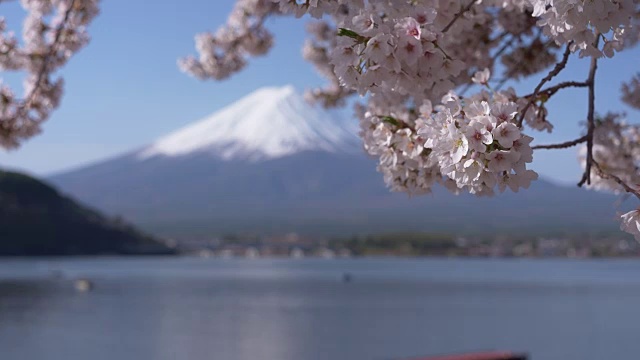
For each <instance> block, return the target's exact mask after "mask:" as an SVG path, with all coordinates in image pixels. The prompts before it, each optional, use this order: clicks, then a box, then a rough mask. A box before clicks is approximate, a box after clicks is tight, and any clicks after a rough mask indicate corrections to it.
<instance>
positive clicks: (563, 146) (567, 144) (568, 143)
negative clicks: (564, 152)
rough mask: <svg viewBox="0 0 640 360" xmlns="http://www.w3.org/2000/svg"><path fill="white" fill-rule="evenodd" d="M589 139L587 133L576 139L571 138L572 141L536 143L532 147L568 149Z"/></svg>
mask: <svg viewBox="0 0 640 360" xmlns="http://www.w3.org/2000/svg"><path fill="white" fill-rule="evenodd" d="M586 141H587V135H585V136H583V137H581V138H578V139H575V140H571V141H566V142H563V143H559V144H551V145H536V146H532V147H531V148H532V149H534V150H536V149H566V148H570V147H572V146H576V145H578V144H581V143H583V142H586Z"/></svg>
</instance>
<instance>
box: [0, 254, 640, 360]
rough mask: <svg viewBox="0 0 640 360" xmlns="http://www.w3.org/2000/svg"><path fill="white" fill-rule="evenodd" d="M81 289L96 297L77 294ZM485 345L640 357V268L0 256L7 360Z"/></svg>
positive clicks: (0, 329) (438, 350) (542, 358)
mask: <svg viewBox="0 0 640 360" xmlns="http://www.w3.org/2000/svg"><path fill="white" fill-rule="evenodd" d="M344 273H349V274H351V276H352V281H351V282H343V281H342V277H343V274H344ZM77 277H87V278H90V279H91V280H92V281H93V282H94V284H95V288H94V290H93V291H90V292H87V293H79V292H77V291H76V290H74V287H73V279H74V278H77ZM487 349H498V350H512V351H522V352H528V353H529V354H530V356H531V359H534V360H571V359H576V360H602V359H637V358H640V260H639V261H634V260H580V261H578V260H469V259H455V260H454V259H424V260H406V259H405V260H403V259H333V260H322V259H300V260H285V259H282V260H268V259H256V260H249V259H247V260H241V259H229V260H224V259H199V258H98V259H95V258H94V259H71V260H66V259H65V260H62V259H39V260H31V259H0V359H2V360H13V359H16V360H18V359H19V360H30V359H38V360H40V359H46V360H57V359H60V360H87V359H90V360H102V359H104V360H115V359H117V360H146V359H161V360H162V359H172V360H173V359H176V360H177V359H180V360H181V359H222V360H226V359H232V360H235V359H239V360H244V359H261V360H289V359H295V360H305V359H323V360H324V359H345V360H347V359H372V360H378V359H380V360H382V359H404V358H410V357H414V356H420V355H422V356H424V355H434V354H443V353H457V352H464V351H475V350H487Z"/></svg>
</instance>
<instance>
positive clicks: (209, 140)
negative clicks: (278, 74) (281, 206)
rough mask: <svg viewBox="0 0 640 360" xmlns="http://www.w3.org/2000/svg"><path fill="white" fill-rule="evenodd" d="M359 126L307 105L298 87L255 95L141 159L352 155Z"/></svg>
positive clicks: (151, 149) (167, 140)
mask: <svg viewBox="0 0 640 360" xmlns="http://www.w3.org/2000/svg"><path fill="white" fill-rule="evenodd" d="M354 129H355V126H353V123H351V126H350V124H349V123H347V121H345V120H344V119H343V118H342V117H341V116H340V115H339V114H337V113H335V112H330V111H326V110H324V109H321V108H319V107H314V106H312V105H310V104H308V103H307V102H306V101H305V100H304V98H303V96H302V95H300V94H299V93H298V92H297V91H296V90H295V88H294V87H292V86H284V87H269V88H262V89H259V90H256V91H255V92H253V93H251V94H249V95H247V96H246V97H244V98H242V99H240V100H238V101H237V102H235V103H233V104H231V105H229V106H227V107H225V108H223V109H222V110H220V111H218V112H216V113H214V114H212V115H210V116H208V117H206V118H204V119H202V120H200V121H198V122H195V123H193V124H191V125H188V126H186V127H184V128H182V129H180V130H178V131H176V132H174V133H171V134H169V135H167V136H164V137H162V138H160V139H159V140H157V141H156V142H154V143H153V144H151V145H150V146H149V147H147V148H145V149H143V150H142V151H140V152H139V153H138V158H139V159H146V158H150V157H154V156H170V157H175V156H183V155H188V154H192V153H201V152H208V153H211V154H213V155H215V156H218V157H221V158H223V159H227V160H230V159H237V158H242V159H248V160H260V159H268V158H278V157H282V156H286V155H290V154H294V153H297V152H300V151H306V150H320V151H328V152H342V151H353V150H356V149H357V148H358V143H359V141H358V139H357V136H356V135H355V130H354Z"/></svg>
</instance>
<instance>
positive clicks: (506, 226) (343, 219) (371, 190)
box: [48, 86, 617, 238]
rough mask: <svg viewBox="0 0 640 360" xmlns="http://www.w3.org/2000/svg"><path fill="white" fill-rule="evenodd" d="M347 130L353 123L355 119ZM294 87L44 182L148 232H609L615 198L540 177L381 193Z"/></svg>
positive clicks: (333, 116) (345, 125)
mask: <svg viewBox="0 0 640 360" xmlns="http://www.w3.org/2000/svg"><path fill="white" fill-rule="evenodd" d="M351 123H353V122H351ZM351 123H349V122H347V121H345V120H343V119H342V117H341V116H340V114H339V113H333V112H329V111H326V110H323V109H319V108H316V107H313V106H311V105H309V104H307V103H306V102H305V100H304V99H303V97H302V96H300V95H299V94H298V93H297V92H296V90H295V89H294V88H293V87H290V86H286V87H280V88H263V89H259V90H257V91H255V92H253V93H252V94H249V95H248V96H246V97H244V98H242V99H240V100H238V101H237V102H235V103H233V104H231V105H229V106H227V107H225V108H223V109H222V110H220V111H218V112H216V113H214V114H212V115H211V116H208V117H206V118H204V119H203V120H200V121H197V122H195V123H193V124H191V125H188V126H187V127H185V128H183V129H180V130H178V131H176V132H173V133H171V134H169V135H167V136H164V137H162V138H160V139H158V140H157V141H155V142H153V143H152V144H150V145H148V146H146V147H143V148H142V149H139V150H136V151H132V152H129V153H125V154H123V155H121V156H119V157H116V158H113V159H109V160H105V161H102V162H98V163H96V164H94V165H90V166H87V167H83V168H80V169H76V170H72V171H69V172H65V173H62V174H57V175H54V176H51V177H50V178H49V179H48V180H49V181H50V182H51V183H53V184H54V185H56V186H57V187H58V188H60V189H61V191H63V192H66V193H68V194H70V195H72V196H74V197H75V198H77V199H80V200H81V201H83V202H85V203H88V204H89V205H92V206H94V207H97V208H99V209H101V210H103V211H105V212H107V213H110V214H112V215H122V216H124V217H126V218H128V219H129V220H131V221H133V222H134V223H136V224H138V225H140V226H141V227H143V228H145V229H146V230H148V231H151V232H155V233H157V234H160V235H166V236H173V237H176V238H180V237H183V238H188V237H208V236H214V235H220V234H224V233H259V234H266V233H284V232H290V231H297V232H301V233H307V234H316V235H330V234H340V235H345V234H353V233H373V232H382V231H439V232H445V231H446V232H452V233H453V232H455V233H461V234H496V233H505V234H506V233H515V232H518V233H521V232H523V231H524V232H535V233H536V234H545V235H552V234H569V233H576V232H581V233H593V232H596V231H597V232H600V231H615V229H616V227H617V225H616V223H615V222H614V220H613V219H614V213H615V211H614V209H613V202H614V199H613V198H612V197H611V196H608V195H603V194H598V193H594V192H588V191H584V190H582V189H577V188H575V187H563V186H557V185H554V184H552V183H549V182H546V181H543V180H539V181H537V182H535V184H533V185H532V186H531V188H530V189H529V190H527V191H523V192H520V193H519V194H503V195H501V196H498V197H496V198H492V199H484V198H483V199H476V198H474V197H472V196H469V195H466V196H453V195H449V194H448V193H446V192H445V191H444V190H443V191H435V193H434V194H432V195H428V196H422V197H417V198H408V197H407V196H406V195H404V194H397V193H391V192H389V191H388V190H387V189H386V187H385V186H384V183H383V181H382V176H381V175H380V174H378V173H377V172H376V170H375V168H376V163H375V160H374V159H370V158H368V157H367V156H365V153H364V151H363V150H362V148H361V145H360V140H359V139H358V138H357V136H356V135H355V134H356V130H355V126H353V125H349V124H351Z"/></svg>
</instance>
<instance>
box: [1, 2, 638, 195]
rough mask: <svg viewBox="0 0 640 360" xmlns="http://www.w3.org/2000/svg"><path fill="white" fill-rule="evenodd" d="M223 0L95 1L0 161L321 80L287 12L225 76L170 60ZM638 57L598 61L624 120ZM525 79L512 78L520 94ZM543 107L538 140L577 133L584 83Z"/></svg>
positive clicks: (89, 151) (126, 135)
mask: <svg viewBox="0 0 640 360" xmlns="http://www.w3.org/2000/svg"><path fill="white" fill-rule="evenodd" d="M232 6H233V1H231V0H218V1H212V0H193V1H189V2H185V1H175V0H173V1H154V2H143V1H102V3H101V9H102V11H101V14H100V15H99V16H98V18H97V19H96V20H95V22H94V23H93V24H92V25H91V27H90V33H91V37H92V41H91V43H90V44H89V46H88V47H86V48H85V49H83V50H82V51H81V52H80V53H79V54H77V55H76V56H75V57H74V58H72V59H71V61H70V63H69V64H68V65H67V66H66V67H65V68H64V69H63V70H62V75H63V76H64V79H65V83H66V91H65V96H64V98H63V102H62V105H61V107H60V108H59V109H58V110H57V111H56V112H55V113H54V115H53V116H52V118H51V119H50V120H49V121H48V122H47V123H46V124H45V125H44V127H43V129H44V131H43V133H42V134H41V135H39V136H37V137H35V138H32V139H30V140H28V141H27V142H25V143H24V145H23V146H22V147H21V148H19V149H18V150H12V151H10V152H6V151H4V150H0V167H3V168H7V167H8V168H15V169H21V170H24V171H27V172H30V173H32V174H36V175H48V174H51V173H55V172H58V171H62V170H65V169H69V168H73V167H77V166H81V165H84V164H88V163H92V162H95V161H98V160H101V159H104V158H107V157H111V156H115V155H117V154H120V153H123V152H127V151H130V150H133V149H136V148H140V147H142V146H144V145H145V144H148V143H150V142H151V141H153V140H154V139H156V138H157V137H159V136H162V135H164V134H167V133H169V132H171V131H174V130H176V129H178V128H180V127H182V126H184V125H186V124H188V123H190V122H193V121H196V120H198V119H200V118H202V117H204V116H206V115H208V114H210V113H213V112H215V111H216V110H218V109H220V108H221V107H223V106H225V105H227V104H229V103H231V102H233V101H235V100H237V99H239V98H241V97H242V96H244V95H246V94H248V93H249V92H251V91H253V90H255V89H257V88H259V87H262V86H273V85H285V84H293V85H294V86H295V87H296V88H298V89H299V90H303V89H305V88H307V87H310V86H314V85H320V84H322V83H323V80H322V79H321V78H320V77H319V76H318V75H316V73H315V71H314V69H313V68H312V67H311V66H310V65H309V64H307V63H306V62H305V61H304V60H303V59H302V57H301V55H300V48H301V46H302V43H303V41H304V38H305V31H304V21H299V20H295V19H288V18H274V19H271V20H270V21H269V22H268V27H269V28H270V29H271V30H272V31H273V32H274V33H275V36H276V45H275V47H274V49H273V50H272V52H271V53H270V54H269V55H268V56H266V57H262V58H258V59H254V60H252V61H251V63H250V65H249V66H248V67H247V68H246V69H245V71H243V72H242V73H240V74H238V75H236V76H234V77H232V78H231V79H229V80H226V81H223V82H211V81H208V82H201V81H198V80H196V79H193V78H191V77H189V76H186V75H185V74H183V73H181V72H180V71H179V70H178V69H177V66H176V60H177V58H178V57H181V56H184V55H188V54H193V53H194V48H193V36H194V35H195V34H196V33H198V32H202V31H206V30H215V29H216V28H217V27H219V26H220V25H221V24H223V23H224V21H225V18H226V16H227V14H228V13H229V11H230V10H231V8H232ZM0 14H1V15H3V16H5V18H6V19H7V21H8V22H9V25H10V27H11V28H12V29H15V30H19V27H20V25H21V21H22V18H23V15H24V13H23V11H22V10H21V8H20V6H19V4H18V2H11V3H9V4H2V5H1V6H0ZM638 59H640V49H639V48H635V49H632V50H630V51H627V52H626V53H623V54H620V55H619V56H617V57H616V58H614V59H611V60H606V61H602V62H601V65H600V68H599V72H598V75H597V84H598V89H597V93H596V109H599V111H600V112H605V111H606V110H615V111H625V112H627V113H628V114H629V118H630V121H632V122H636V121H637V120H639V119H640V112H637V111H635V112H634V111H633V110H631V109H630V108H628V107H625V106H624V105H622V103H621V102H620V100H619V88H620V82H621V81H622V80H623V79H625V78H626V77H628V76H629V74H632V73H634V72H637V71H640V67H639V65H638V64H639V62H638ZM587 66H588V60H586V59H578V58H577V56H574V57H572V58H571V60H570V69H569V70H568V71H567V72H566V73H565V74H564V76H562V77H560V78H559V80H562V79H563V78H564V79H576V80H583V79H584V78H586V73H587ZM2 77H3V78H6V74H4V73H3V74H2ZM9 80H11V77H10V78H9ZM535 81H536V79H532V80H530V81H527V82H523V83H521V84H515V87H516V89H521V90H519V93H525V92H527V93H528V92H530V91H531V89H533V87H534V86H535V83H534V82H535ZM10 84H12V85H13V82H11V81H10ZM16 91H20V92H21V91H22V90H21V89H16ZM550 113H551V117H550V118H551V119H552V123H553V124H554V125H555V126H556V131H555V132H554V133H553V134H552V135H544V136H536V135H537V134H533V133H532V134H531V135H534V136H535V137H536V139H537V142H538V143H549V142H554V141H564V140H569V139H573V138H576V137H578V133H579V125H578V123H579V121H581V120H582V119H584V118H585V116H586V90H572V91H568V92H567V93H564V94H561V95H559V96H557V98H556V99H554V100H553V102H552V104H551V105H550ZM349 114H350V112H349ZM352 121H355V120H352ZM575 154H576V151H575V149H571V150H563V151H539V152H537V153H536V154H535V161H534V166H533V167H534V169H535V170H537V171H538V172H540V173H541V174H542V175H543V176H545V177H548V178H552V179H556V180H558V181H561V182H573V181H577V180H578V178H579V172H580V169H579V166H578V163H577V161H576V160H575V158H576V155H575Z"/></svg>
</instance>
